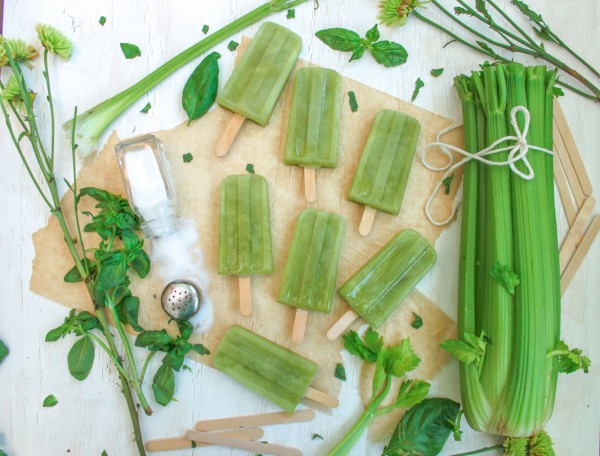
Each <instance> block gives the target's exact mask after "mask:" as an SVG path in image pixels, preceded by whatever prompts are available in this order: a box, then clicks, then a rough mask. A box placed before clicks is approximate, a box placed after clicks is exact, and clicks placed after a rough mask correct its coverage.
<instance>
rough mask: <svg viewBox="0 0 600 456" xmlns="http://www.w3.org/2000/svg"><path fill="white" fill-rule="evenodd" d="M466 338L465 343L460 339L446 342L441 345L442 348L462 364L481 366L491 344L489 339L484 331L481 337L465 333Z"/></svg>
mask: <svg viewBox="0 0 600 456" xmlns="http://www.w3.org/2000/svg"><path fill="white" fill-rule="evenodd" d="M464 338H465V340H464V341H463V340H458V339H449V340H445V341H444V342H442V343H441V344H440V347H442V348H443V349H444V350H446V351H447V352H448V353H450V354H451V355H452V356H454V357H455V358H456V359H458V360H459V361H460V362H461V363H465V364H471V363H475V365H477V366H481V364H482V362H483V357H484V355H485V349H486V346H487V345H488V344H490V340H489V338H488V337H487V336H486V335H485V333H484V332H483V331H482V333H481V336H480V337H477V336H475V335H473V334H469V333H465V334H464Z"/></svg>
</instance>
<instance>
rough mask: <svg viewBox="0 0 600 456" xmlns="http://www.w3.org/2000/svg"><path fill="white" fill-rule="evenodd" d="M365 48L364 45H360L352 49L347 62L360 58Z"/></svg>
mask: <svg viewBox="0 0 600 456" xmlns="http://www.w3.org/2000/svg"><path fill="white" fill-rule="evenodd" d="M365 49H366V47H365V46H363V45H361V46H360V47H358V48H356V49H355V50H354V52H352V55H351V56H350V60H349V62H352V61H353V60H358V59H360V58H361V57H362V56H363V54H364V53H365Z"/></svg>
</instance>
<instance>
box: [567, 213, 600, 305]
mask: <svg viewBox="0 0 600 456" xmlns="http://www.w3.org/2000/svg"><path fill="white" fill-rule="evenodd" d="M598 231H600V215H597V216H595V217H594V220H593V221H592V224H591V225H590V227H589V228H588V230H587V231H586V233H585V234H584V236H583V239H582V240H581V243H580V244H579V247H577V250H575V254H574V255H573V258H571V261H569V265H568V266H567V268H566V269H565V272H564V273H563V274H562V276H561V278H560V289H561V294H563V295H564V294H565V291H566V290H567V288H568V287H569V284H570V283H571V280H572V279H573V277H574V276H575V273H576V272H577V270H578V269H579V266H581V263H583V260H584V258H585V256H586V255H587V253H588V251H589V250H590V247H591V246H592V244H593V243H594V239H596V236H597V235H598Z"/></svg>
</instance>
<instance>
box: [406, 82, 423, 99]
mask: <svg viewBox="0 0 600 456" xmlns="http://www.w3.org/2000/svg"><path fill="white" fill-rule="evenodd" d="M423 87H425V83H424V82H423V80H422V79H421V78H417V80H416V81H415V89H414V90H413V94H412V97H410V101H411V102H412V101H415V100H416V98H417V96H418V95H419V91H420V90H421V89H422V88H423Z"/></svg>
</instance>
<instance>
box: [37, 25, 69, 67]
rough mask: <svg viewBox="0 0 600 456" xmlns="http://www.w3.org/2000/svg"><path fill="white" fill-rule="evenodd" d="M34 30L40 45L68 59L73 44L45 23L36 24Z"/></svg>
mask: <svg viewBox="0 0 600 456" xmlns="http://www.w3.org/2000/svg"><path fill="white" fill-rule="evenodd" d="M35 31H36V32H37V34H38V37H39V39H40V41H41V42H42V46H44V47H45V48H46V49H48V50H49V51H50V52H52V53H53V54H56V55H58V56H59V57H60V58H61V59H63V60H69V59H70V58H71V55H72V54H73V44H72V43H71V41H70V40H69V39H68V38H67V37H66V36H65V35H63V34H62V33H61V32H59V31H58V30H57V29H55V28H54V27H52V26H51V25H47V24H37V25H36V26H35Z"/></svg>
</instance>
